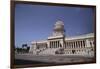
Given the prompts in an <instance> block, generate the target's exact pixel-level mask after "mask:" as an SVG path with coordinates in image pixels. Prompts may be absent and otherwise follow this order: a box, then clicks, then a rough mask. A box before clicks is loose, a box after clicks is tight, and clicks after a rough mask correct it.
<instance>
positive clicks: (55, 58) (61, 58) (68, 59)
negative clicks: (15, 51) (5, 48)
mask: <svg viewBox="0 0 100 69" xmlns="http://www.w3.org/2000/svg"><path fill="white" fill-rule="evenodd" d="M15 59H23V60H31V61H40V62H46V63H77V62H91V61H92V60H93V59H92V58H90V57H83V56H66V55H48V56H46V55H44V56H42V55H37V56H36V55H31V54H23V55H21V54H20V55H15Z"/></svg>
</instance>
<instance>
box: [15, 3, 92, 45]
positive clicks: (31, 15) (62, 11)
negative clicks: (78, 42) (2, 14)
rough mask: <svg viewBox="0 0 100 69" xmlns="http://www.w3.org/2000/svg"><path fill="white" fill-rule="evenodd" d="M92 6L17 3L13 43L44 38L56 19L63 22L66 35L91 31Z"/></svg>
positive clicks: (49, 33) (50, 30)
mask: <svg viewBox="0 0 100 69" xmlns="http://www.w3.org/2000/svg"><path fill="white" fill-rule="evenodd" d="M93 16H94V15H93V9H92V8H82V7H60V6H45V5H30V4H17V5H16V6H15V45H16V46H20V45H21V44H22V43H27V42H31V41H33V40H36V41H38V40H45V39H47V37H49V36H50V35H51V34H52V31H53V27H54V24H55V23H56V21H57V20H58V19H60V20H62V21H63V22H64V28H65V30H66V32H65V34H66V36H67V37H71V36H78V35H81V34H87V33H92V32H93V30H94V23H93V22H94V18H93Z"/></svg>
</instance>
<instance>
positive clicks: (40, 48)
mask: <svg viewBox="0 0 100 69" xmlns="http://www.w3.org/2000/svg"><path fill="white" fill-rule="evenodd" d="M94 46H95V45H94V33H89V34H85V35H80V36H75V37H66V36H65V29H64V23H63V21H61V20H58V21H57V22H56V23H55V25H54V29H53V33H52V35H51V36H49V37H48V38H47V40H42V41H32V45H31V47H30V50H29V52H30V53H31V54H33V55H79V56H89V57H94V50H95V49H94Z"/></svg>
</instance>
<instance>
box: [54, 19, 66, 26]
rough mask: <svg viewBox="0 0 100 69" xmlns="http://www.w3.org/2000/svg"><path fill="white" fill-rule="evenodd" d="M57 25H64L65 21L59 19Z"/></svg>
mask: <svg viewBox="0 0 100 69" xmlns="http://www.w3.org/2000/svg"><path fill="white" fill-rule="evenodd" d="M55 25H64V23H63V21H61V20H58V21H57V22H56V24H55Z"/></svg>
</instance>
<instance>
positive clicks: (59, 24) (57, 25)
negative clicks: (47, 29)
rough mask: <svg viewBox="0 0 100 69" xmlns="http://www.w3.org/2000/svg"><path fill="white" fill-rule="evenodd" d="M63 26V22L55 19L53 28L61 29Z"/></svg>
mask: <svg viewBox="0 0 100 69" xmlns="http://www.w3.org/2000/svg"><path fill="white" fill-rule="evenodd" d="M63 28H64V23H63V21H60V20H59V21H57V22H56V24H55V27H54V29H63Z"/></svg>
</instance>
